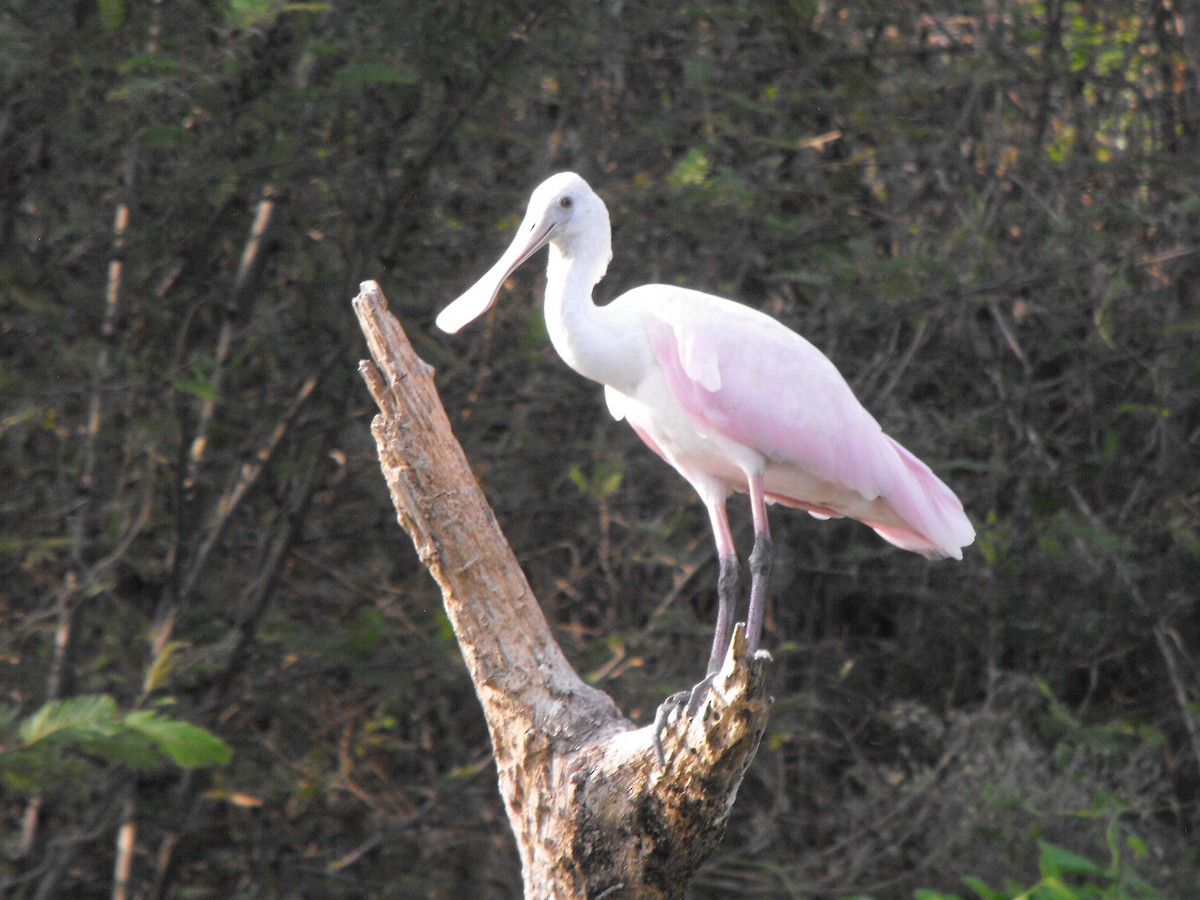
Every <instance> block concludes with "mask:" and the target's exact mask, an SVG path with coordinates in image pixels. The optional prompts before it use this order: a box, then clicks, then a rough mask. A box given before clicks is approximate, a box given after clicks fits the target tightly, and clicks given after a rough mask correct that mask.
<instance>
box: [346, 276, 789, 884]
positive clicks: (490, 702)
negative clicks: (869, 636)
mask: <svg viewBox="0 0 1200 900" xmlns="http://www.w3.org/2000/svg"><path fill="white" fill-rule="evenodd" d="M354 310H355V313H356V314H357V315H358V318H359V322H360V324H361V326H362V329H363V332H364V334H365V335H366V338H367V343H368V346H369V349H370V353H371V356H372V358H373V359H374V363H372V362H370V361H363V362H362V363H361V364H360V366H359V369H360V371H361V373H362V375H363V378H364V379H365V380H366V383H367V386H368V388H369V389H370V391H371V394H372V396H374V398H375V401H376V403H378V404H379V409H380V414H379V415H378V416H376V417H375V420H374V422H373V423H372V432H373V433H374V435H375V442H376V445H377V447H378V450H379V462H380V466H381V467H382V469H383V474H384V477H385V478H386V479H387V483H388V487H389V488H390V489H391V493H392V500H393V502H394V503H395V506H396V512H397V515H398V518H399V520H400V524H401V525H402V526H403V528H404V530H405V531H407V532H408V534H409V536H410V537H411V538H412V540H413V543H414V544H415V545H416V548H417V552H418V554H419V555H420V557H421V561H422V562H423V563H424V564H425V566H426V567H427V568H428V569H429V571H430V573H431V574H432V575H433V577H434V579H435V580H436V581H437V583H438V585H439V586H440V587H441V589H442V597H443V600H444V602H445V605H446V612H447V614H448V616H449V618H450V622H451V623H452V625H453V626H454V632H455V634H456V636H457V637H458V642H459V644H460V645H461V647H462V653H463V657H464V658H465V659H466V663H467V668H468V669H469V671H470V674H471V678H472V680H473V682H474V684H475V692H476V694H477V695H478V697H479V701H480V703H481V704H482V705H483V711H484V714H485V716H486V718H487V723H488V728H489V730H490V733H491V738H492V746H493V749H494V752H495V757H496V767H497V770H498V772H499V781H500V792H501V794H502V796H503V798H504V804H505V807H506V809H507V810H508V817H509V820H510V822H511V824H512V828H513V832H514V834H515V835H516V839H517V847H518V849H519V851H520V855H521V863H522V873H523V877H524V882H525V895H526V897H529V898H540V897H547V898H550V897H553V898H571V897H591V898H600V897H607V898H616V897H664V898H667V897H682V896H683V895H684V892H685V890H686V888H687V886H688V884H689V883H690V882H691V880H692V876H693V875H694V873H695V871H696V869H697V868H698V867H699V865H700V864H701V863H702V862H703V861H704V860H705V859H706V858H707V857H708V856H709V855H710V854H711V853H712V851H713V850H714V849H715V848H716V846H717V844H718V843H719V841H720V839H721V835H722V833H723V832H724V829H725V824H726V821H727V820H728V816H729V810H730V808H731V807H732V805H733V801H734V798H735V797H736V795H737V789H738V786H739V785H740V783H741V780H742V776H743V775H744V774H745V771H746V768H747V767H748V766H749V765H750V761H751V760H752V759H753V757H754V754H755V752H756V750H757V749H758V743H759V740H760V739H761V737H762V733H763V729H764V728H765V727H766V722H767V716H768V712H769V706H770V700H769V699H768V698H767V696H766V693H765V687H764V679H763V673H764V668H765V665H766V661H767V659H768V657H766V655H765V654H759V655H758V656H757V657H755V658H750V657H749V655H748V654H747V652H746V644H745V640H744V637H743V631H742V627H741V626H739V627H738V631H737V633H736V634H735V636H734V641H733V646H732V648H731V649H730V653H729V656H728V658H727V659H726V661H725V665H724V667H723V669H722V670H721V672H720V673H719V674H718V676H717V677H716V679H715V680H714V684H713V690H712V691H710V693H709V695H708V697H707V699H706V701H705V703H704V705H703V707H702V708H701V709H700V710H699V711H698V712H697V714H696V715H695V716H693V717H692V718H691V719H686V718H683V717H676V718H674V719H673V720H672V721H671V722H670V724H669V725H668V726H667V728H666V729H665V731H664V733H663V748H664V752H665V765H663V766H661V767H660V766H659V764H658V761H657V759H656V755H655V752H654V750H653V748H652V726H646V727H642V728H639V727H638V726H636V725H635V724H633V723H632V722H630V721H629V720H628V719H626V718H625V717H624V716H623V715H622V714H621V712H620V710H618V709H617V707H616V705H615V704H614V703H613V701H612V700H611V698H609V697H608V695H607V694H605V693H603V692H602V691H599V690H597V689H595V688H593V687H591V686H589V685H587V684H585V683H584V682H583V681H582V679H580V677H579V675H578V674H577V673H576V672H575V670H574V669H573V668H572V667H571V664H570V663H569V662H568V661H567V659H566V657H565V656H564V655H563V653H562V650H561V649H560V648H559V646H558V644H557V642H556V641H555V640H554V637H553V635H552V634H551V632H550V627H549V625H548V624H547V622H546V619H545V617H544V616H543V614H542V611H541V608H540V607H539V606H538V604H537V601H536V599H535V598H534V597H533V594H532V592H531V591H530V588H529V584H528V583H527V582H526V580H525V576H524V574H523V573H522V571H521V568H520V566H519V565H518V564H517V560H516V558H515V557H514V556H513V553H512V550H511V549H510V548H509V546H508V543H507V541H505V539H504V535H503V534H501V532H500V527H499V525H498V524H497V522H496V519H495V517H494V516H493V514H492V511H491V508H490V507H489V506H488V503H487V500H486V499H485V498H484V496H483V494H482V492H481V491H480V489H479V486H478V484H477V483H476V481H475V477H474V475H473V474H472V472H471V469H470V467H469V465H468V463H467V460H466V457H465V455H464V454H463V451H462V448H461V447H460V446H459V444H458V442H457V440H455V438H454V435H453V433H452V431H451V428H450V422H449V420H448V419H447V418H446V413H445V410H444V409H443V407H442V404H441V401H440V400H439V398H438V395H437V391H436V389H435V387H434V384H433V370H432V369H431V368H430V367H429V366H428V365H427V364H425V363H424V362H423V361H421V360H420V359H419V358H418V357H417V355H416V353H415V352H414V351H413V349H412V346H411V345H410V344H409V342H408V338H407V337H406V336H405V334H404V331H403V329H401V327H400V324H399V322H397V321H396V319H395V318H394V317H393V316H392V315H391V314H390V313H389V312H387V302H386V300H385V299H384V297H383V294H382V292H381V291H380V289H379V286H378V285H377V284H375V282H372V281H368V282H364V283H363V284H362V287H361V293H359V295H358V296H357V297H356V298H355V299H354Z"/></svg>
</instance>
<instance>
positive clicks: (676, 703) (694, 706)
mask: <svg viewBox="0 0 1200 900" xmlns="http://www.w3.org/2000/svg"><path fill="white" fill-rule="evenodd" d="M715 677H716V673H713V674H712V675H707V676H705V677H704V678H703V679H702V680H701V681H700V682H699V683H698V684H697V685H696V686H695V687H693V688H692V689H691V690H690V691H677V692H676V693H674V694H671V695H670V696H669V697H667V699H666V700H664V701H663V702H662V703H661V704H660V705H659V707H658V711H657V712H656V713H655V714H654V734H653V737H652V738H651V743H652V744H653V746H654V756H655V758H656V759H657V760H658V767H659V768H660V769H663V768H666V765H667V757H666V753H665V752H664V751H663V743H662V736H663V732H664V731H665V730H666V728H667V725H668V724H669V723H670V721H671V715H672V713H676V712H679V711H681V710H682V712H683V714H684V715H685V716H687V718H689V719H690V718H691V717H692V716H694V715H696V713H698V712H699V711H700V706H701V705H702V704H703V703H704V698H705V697H706V696H707V695H708V689H709V688H711V687H712V683H713V678H715Z"/></svg>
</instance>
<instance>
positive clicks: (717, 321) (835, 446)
mask: <svg viewBox="0 0 1200 900" xmlns="http://www.w3.org/2000/svg"><path fill="white" fill-rule="evenodd" d="M546 244H549V245H550V264H549V268H548V269H547V273H546V304H545V313H546V327H547V329H548V330H549V333H550V340H551V341H552V342H553V344H554V349H555V350H557V351H558V354H559V355H560V356H561V357H562V358H563V360H564V361H565V362H566V363H567V365H568V366H570V367H571V368H572V369H574V370H575V371H576V372H578V373H579V374H580V375H582V376H584V377H585V378H590V379H592V380H593V381H598V382H600V383H601V384H603V385H604V396H605V399H606V401H607V403H608V409H609V411H610V412H611V413H612V415H613V418H615V419H625V420H626V421H627V422H629V424H630V425H631V426H632V427H633V430H634V431H636V432H637V434H638V436H639V437H640V438H641V439H642V440H643V441H645V442H646V444H647V445H648V446H649V447H650V449H651V450H653V451H654V452H655V453H657V454H658V455H659V456H661V457H662V458H663V459H664V460H665V461H666V462H667V463H668V464H670V465H671V466H673V467H674V468H675V470H676V471H677V472H679V474H680V475H682V476H683V477H684V478H686V479H687V480H688V482H690V483H691V485H692V487H693V488H695V490H696V493H697V494H699V495H700V499H701V500H702V501H703V502H704V505H705V507H706V508H707V510H708V516H709V520H710V521H711V523H712V530H713V536H714V537H715V539H716V545H717V558H718V561H719V570H718V579H717V596H718V606H717V625H716V634H715V636H714V638H713V645H712V654H711V656H710V658H709V663H708V677H707V678H706V679H705V680H704V681H702V682H701V683H700V684H698V685H697V686H696V688H695V689H694V690H693V694H692V697H693V701H692V702H693V703H694V702H695V699H696V697H697V693H696V692H697V691H701V690H702V689H706V687H707V684H708V683H709V682H711V679H712V676H713V674H714V673H715V672H716V671H717V670H718V669H719V668H720V666H721V664H722V662H723V661H724V658H725V654H726V652H727V650H728V649H729V643H730V639H731V637H732V632H733V617H734V610H735V607H736V599H737V592H738V586H737V585H738V578H739V572H738V559H737V552H736V550H735V548H734V543H733V536H732V535H731V533H730V530H729V520H728V518H727V515H726V511H725V500H726V497H727V496H728V495H729V494H730V492H731V491H738V492H740V493H745V494H748V495H749V497H750V510H751V513H752V516H753V522H754V548H753V550H752V551H751V553H750V557H749V563H750V576H751V582H750V602H749V608H748V610H747V617H746V642H747V647H748V649H749V650H750V652H751V653H754V652H755V651H756V650H757V649H758V645H759V640H760V637H761V633H762V623H763V611H764V600H765V593H766V586H767V578H768V575H769V572H770V569H771V533H770V528H769V527H768V524H767V505H768V504H769V503H781V504H783V505H785V506H791V507H795V508H798V509H802V510H806V511H808V512H809V513H811V514H812V515H813V516H815V517H816V518H818V519H828V518H832V517H837V516H849V517H850V518H853V519H858V520H859V521H860V522H863V523H865V524H866V525H868V526H870V527H871V528H873V529H874V530H875V531H876V533H878V534H879V536H880V537H882V538H883V539H884V540H885V541H889V542H890V543H892V544H895V545H896V546H897V547H901V548H903V549H905V550H912V551H915V552H917V553H920V554H922V555H923V556H926V557H929V558H931V559H937V558H942V557H952V558H954V559H962V548H963V547H965V546H967V545H969V544H970V543H971V542H972V541H973V540H974V539H975V530H974V529H973V528H972V527H971V523H970V522H969V521H968V520H967V517H966V515H965V514H964V512H963V506H962V503H961V502H960V501H959V499H958V497H956V496H955V494H954V492H953V491H951V490H950V488H948V487H947V486H946V485H945V484H943V483H942V481H941V480H940V479H939V478H938V477H937V476H936V475H934V474H933V472H932V471H930V469H929V467H928V466H927V465H925V464H924V463H923V462H921V460H919V459H917V458H916V457H915V456H913V454H911V453H909V452H908V451H907V450H906V449H904V447H902V446H901V445H900V444H899V443H897V442H896V441H894V440H893V439H892V438H890V437H889V436H888V435H886V434H884V433H883V430H882V428H880V426H879V423H878V422H877V421H876V420H875V418H874V417H873V416H872V415H871V414H870V413H869V412H867V411H866V410H865V409H864V408H863V406H862V404H860V403H859V402H858V399H857V398H856V397H855V396H854V393H853V391H852V390H851V389H850V386H849V385H848V384H847V383H846V380H845V379H844V378H843V377H842V375H841V373H840V372H838V370H837V368H836V367H835V366H834V365H833V363H832V362H830V361H829V359H828V358H827V357H826V356H825V355H824V354H823V353H821V351H820V350H818V349H817V348H816V347H814V346H813V345H812V344H810V343H809V342H808V341H807V340H805V339H804V338H803V337H801V336H800V335H798V334H796V333H795V332H794V331H792V330H790V329H789V328H787V327H786V326H784V325H782V324H781V323H780V322H778V321H776V320H775V319H773V318H771V317H770V316H768V315H766V314H765V313H762V312H759V311H758V310H755V309H752V308H750V307H748V306H744V305H742V304H740V303H735V302H733V301H730V300H725V299H722V298H720V297H714V296H712V295H711V294H704V293H700V292H699V291H693V290H688V289H686V288H682V287H675V286H672V285H665V284H648V285H644V286H642V287H638V288H634V289H633V290H631V291H629V292H627V293H625V294H622V295H621V296H620V297H618V298H617V299H615V300H613V301H612V302H611V303H608V304H606V305H604V306H597V305H596V304H595V302H593V300H592V289H593V288H594V287H595V286H596V284H597V283H598V282H599V281H600V279H601V278H603V277H604V273H605V271H606V270H607V269H608V263H609V261H610V260H611V259H612V236H611V229H610V226H609V219H608V209H607V208H606V207H605V205H604V201H603V200H601V199H600V198H599V197H598V196H597V195H596V194H595V192H593V191H592V189H591V187H589V186H588V184H587V182H586V181H584V180H583V179H582V178H581V177H579V176H578V175H576V174H575V173H573V172H562V173H560V174H558V175H554V176H553V177H551V178H549V179H547V180H546V181H544V182H543V183H542V184H541V185H540V186H539V187H538V188H537V189H536V190H535V191H534V192H533V195H532V196H531V197H530V200H529V209H528V210H527V212H526V213H525V218H524V219H523V220H522V222H521V225H520V227H519V229H518V231H517V236H516V238H515V239H514V240H513V242H512V244H511V245H510V246H509V248H508V250H506V251H505V253H504V255H503V256H501V257H500V259H499V261H498V262H497V263H496V264H495V265H494V266H492V268H491V269H489V270H488V272H487V274H486V275H484V276H483V277H482V278H480V279H479V281H477V282H476V283H475V284H474V285H473V286H472V287H471V288H470V289H468V290H467V292H466V293H464V294H463V295H462V296H461V297H459V298H458V299H457V300H455V301H454V302H453V303H451V304H450V305H449V306H447V307H446V308H445V309H444V310H442V312H441V314H440V315H438V317H437V325H438V327H439V328H441V329H442V330H444V331H447V332H450V333H452V334H453V333H456V332H458V331H459V330H460V329H462V328H463V327H464V326H466V325H467V324H468V323H470V322H471V321H473V320H474V319H476V318H478V317H479V316H481V315H483V314H484V313H485V312H487V310H488V309H490V308H491V306H492V304H493V303H495V302H496V297H497V295H498V294H499V292H500V288H501V287H502V286H503V284H504V282H505V281H506V280H507V279H508V277H509V276H510V275H511V274H512V273H513V272H514V271H515V270H516V269H517V268H518V267H519V266H520V265H521V264H522V263H523V262H525V261H526V260H527V259H529V258H530V257H531V256H532V255H533V254H534V253H535V252H537V251H538V250H539V249H541V248H542V247H543V246H544V245H546ZM691 706H692V704H689V709H690V708H691ZM656 739H657V735H656Z"/></svg>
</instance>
